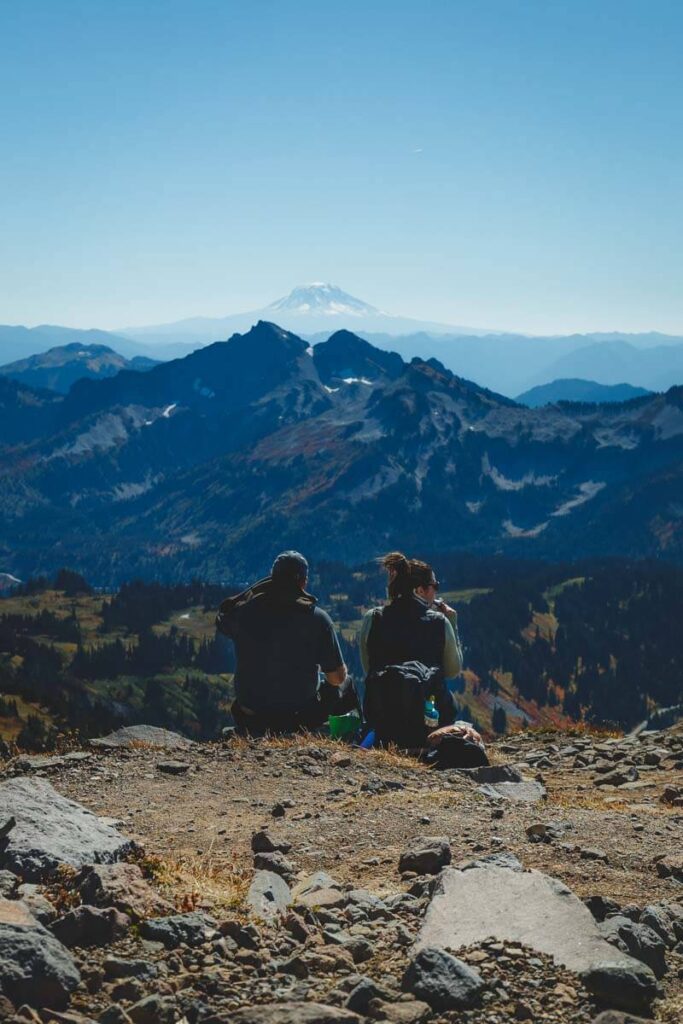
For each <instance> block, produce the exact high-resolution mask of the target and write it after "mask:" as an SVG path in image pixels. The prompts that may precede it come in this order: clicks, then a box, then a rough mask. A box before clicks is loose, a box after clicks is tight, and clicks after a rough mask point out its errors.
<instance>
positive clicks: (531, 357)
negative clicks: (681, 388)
mask: <svg viewBox="0 0 683 1024" xmlns="http://www.w3.org/2000/svg"><path fill="white" fill-rule="evenodd" d="M259 320H264V321H266V322H276V323H278V324H279V325H280V326H281V327H282V328H283V329H285V330H289V331H291V332H292V333H294V334H296V335H297V336H298V337H300V338H304V339H305V340H307V341H309V342H311V343H312V344H317V343H319V342H322V341H326V340H327V339H328V338H329V337H330V335H331V334H332V333H334V332H335V331H336V330H350V331H353V332H354V333H355V334H357V335H360V336H362V337H363V338H364V339H365V340H366V341H368V342H370V343H371V344H372V345H374V346H375V347H376V348H380V349H385V350H387V351H390V352H396V353H398V354H399V355H401V356H402V357H403V358H404V359H406V360H408V361H409V360H410V359H412V358H413V357H414V356H418V357H419V358H421V359H424V360H425V361H427V360H429V359H431V358H437V359H438V360H439V361H440V362H441V363H442V364H443V365H444V366H445V367H446V368H447V369H449V370H451V371H452V372H453V373H456V374H457V375H458V376H460V377H465V378H467V379H468V380H475V381H477V382H478V383H479V384H481V385H482V386H483V387H487V388H490V389H491V390H493V391H496V392H498V393H499V394H504V395H507V396H508V397H512V396H514V395H518V394H520V393H522V392H525V391H528V390H529V389H530V388H532V387H535V386H537V385H541V384H546V383H547V382H548V381H551V380H556V379H559V378H580V379H587V380H595V381H597V382H598V383H601V384H607V385H611V384H620V383H622V382H623V383H627V384H631V385H632V386H633V387H642V388H645V389H647V390H651V391H666V390H667V389H668V388H670V387H672V386H675V385H677V384H683V337H676V336H670V335H663V334H658V333H657V332H649V333H643V334H628V333H623V332H617V331H613V332H609V333H588V334H574V335H554V336H545V337H534V336H530V335H524V334H519V333H515V334H513V333H504V332H497V333H492V332H490V331H487V330H484V329H480V328H476V329H475V328H470V327H457V326H450V325H445V324H441V323H435V322H432V321H419V320H413V319H410V318H407V317H401V316H394V315H392V314H390V313H386V312H384V311H382V310H380V309H378V308H377V307H376V306H373V305H371V304H370V303H368V302H365V301H364V300H362V299H359V298H356V297H355V296H353V295H350V294H349V293H348V292H345V291H343V290H342V289H341V288H338V287H337V286H336V285H331V284H325V283H322V282H314V283H313V284H310V285H301V286H298V287H296V288H294V289H293V290H292V291H291V292H290V293H289V294H288V295H286V296H284V297H283V298H280V299H277V300H276V301H275V302H272V303H270V304H269V305H268V306H265V307H264V308H263V309H261V310H255V311H251V312H247V313H237V314H231V315H229V316H225V317H218V318H211V317H194V318H190V319H186V320H181V321H177V322H175V323H170V324H161V325H156V326H151V327H144V326H143V327H131V328H127V329H125V330H124V331H122V332H119V333H118V334H110V333H107V332H97V331H95V332H82V331H74V330H72V329H70V328H64V327H37V328H32V329H31V330H28V329H27V328H25V327H2V326H0V361H13V360H17V359H19V358H24V357H26V356H29V355H32V354H36V353H39V352H43V351H44V350H45V349H46V348H49V347H52V346H54V345H56V344H65V343H69V342H71V341H80V342H81V343H83V344H88V343H101V344H105V345H108V346H109V347H110V348H113V349H114V350H115V351H116V352H119V353H121V355H123V356H125V357H127V358H132V357H134V356H136V355H141V356H143V355H144V356H148V357H151V358H152V359H155V360H172V359H180V358H183V357H184V356H186V355H188V354H189V353H191V352H193V351H195V350H196V349H198V348H201V347H204V346H206V345H208V344H213V343H214V342H216V341H224V340H226V339H227V338H229V337H232V335H233V334H235V333H245V332H247V331H248V330H249V329H250V328H251V327H252V326H253V325H254V323H256V322H258V321H259ZM124 334H125V335H126V336H125V337H123V335H124ZM13 353H14V354H13Z"/></svg>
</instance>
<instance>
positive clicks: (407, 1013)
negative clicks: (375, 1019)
mask: <svg viewBox="0 0 683 1024" xmlns="http://www.w3.org/2000/svg"><path fill="white" fill-rule="evenodd" d="M372 1010H373V1011H374V1012H376V1013H377V1015H378V1016H380V1017H381V1019H382V1020H385V1021H389V1022H390V1024H421V1022H422V1021H423V1020H427V1018H428V1017H431V1014H432V1010H431V1007H430V1006H428V1005H427V1003H422V1002H420V1000H419V999H409V1000H406V1001H405V1002H400V1003H383V1002H375V1003H374V1004H373V1006H372Z"/></svg>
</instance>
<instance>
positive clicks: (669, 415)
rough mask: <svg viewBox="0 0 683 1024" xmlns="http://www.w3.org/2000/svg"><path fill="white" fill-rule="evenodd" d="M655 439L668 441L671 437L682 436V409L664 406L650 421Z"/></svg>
mask: <svg viewBox="0 0 683 1024" xmlns="http://www.w3.org/2000/svg"><path fill="white" fill-rule="evenodd" d="M652 426H653V427H654V428H655V431H656V433H657V437H658V438H659V439H660V440H662V441H669V440H670V439H671V438H672V437H678V435H679V434H683V409H678V408H677V407H676V406H674V405H665V406H664V408H663V409H661V410H660V412H658V413H657V415H656V416H655V417H654V419H653V420H652Z"/></svg>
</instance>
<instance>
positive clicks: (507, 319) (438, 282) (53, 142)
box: [0, 0, 683, 333]
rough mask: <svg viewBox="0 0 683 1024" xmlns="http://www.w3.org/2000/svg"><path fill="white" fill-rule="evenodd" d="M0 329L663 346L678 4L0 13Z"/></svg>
mask: <svg viewBox="0 0 683 1024" xmlns="http://www.w3.org/2000/svg"><path fill="white" fill-rule="evenodd" d="M0 39H1V40H2V58H1V59H0V147H1V148H0V323H28V324H35V323H44V322H51V323H63V324H70V325H74V326H100V327H109V328H115V327H121V326H124V325H127V324H144V323H156V322H161V321H168V320H174V319H179V318H181V317H184V316H193V315H198V314H203V315H209V316H219V315H223V314H227V313H232V312H239V311H242V310H247V309H251V308H257V307H260V306H262V305H265V304H266V303H267V302H270V301H271V300H273V299H275V298H277V297H279V296H280V295H282V294H285V293H286V292H288V291H289V290H290V289H291V288H292V287H293V286H294V285H296V284H299V283H303V282H307V281H312V280H328V281H332V282H334V283H336V284H338V285H339V286H341V287H342V288H344V289H346V290H347V291H350V292H351V293H353V294H355V295H358V296H359V297H361V298H363V299H365V300H366V301H368V302H371V303H372V304H374V305H377V306H380V307H381V308H383V309H385V310H387V311H389V312H392V313H397V314H404V315H408V316H415V317H420V318H425V319H433V320H441V321H444V322H448V323H458V324H470V325H473V326H483V327H491V328H500V329H518V330H528V331H530V332H533V333H546V332H547V333H550V332H554V333H559V332H567V331H574V330H611V329H621V330H634V331H635V330H649V329H658V330H662V331H670V332H678V333H683V289H682V287H681V280H682V277H683V247H682V245H681V239H682V238H683V230H682V229H683V174H682V168H683V159H682V158H683V130H682V128H683V125H682V124H681V122H682V120H683V103H682V100H683V96H682V88H681V86H682V80H683V63H682V62H681V60H680V53H681V47H682V44H683V6H682V5H681V4H680V3H677V2H668V0H647V2H646V0H642V2H641V0H619V2H613V0H591V2H583V0H567V2H564V3H561V2H555V0H538V2H536V0H419V2H413V0H410V2H407V0H379V2H373V0H364V2H362V3H361V2H357V0H346V2H345V3H343V4H342V3H333V2H324V0H317V2H308V0H277V2H276V0H250V2H249V3H245V2H244V0H240V2H233V0H222V2H213V0H191V2H190V0H163V2H162V0H136V2H129V0H110V2H104V0H87V2H80V0H42V2H41V0H0Z"/></svg>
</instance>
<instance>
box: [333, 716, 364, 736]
mask: <svg viewBox="0 0 683 1024" xmlns="http://www.w3.org/2000/svg"><path fill="white" fill-rule="evenodd" d="M327 725H328V728H329V730H330V736H331V738H332V739H333V740H346V739H351V738H352V737H353V736H355V735H356V733H357V732H358V727H359V726H360V717H359V715H358V713H357V712H356V711H349V712H348V714H346V715H330V717H329V718H328V719H327Z"/></svg>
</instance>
